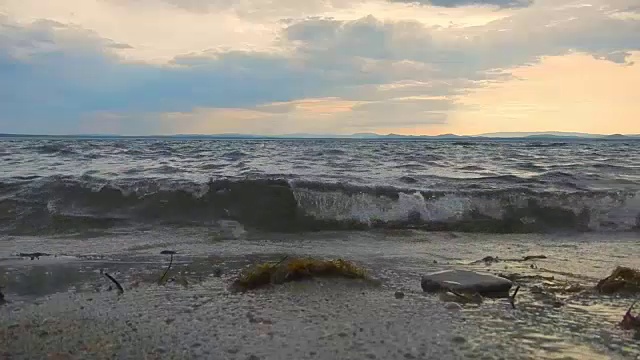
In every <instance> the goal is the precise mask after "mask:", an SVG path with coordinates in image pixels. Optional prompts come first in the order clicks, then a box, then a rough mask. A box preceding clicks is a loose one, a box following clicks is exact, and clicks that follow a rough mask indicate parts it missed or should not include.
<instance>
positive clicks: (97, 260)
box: [0, 232, 640, 360]
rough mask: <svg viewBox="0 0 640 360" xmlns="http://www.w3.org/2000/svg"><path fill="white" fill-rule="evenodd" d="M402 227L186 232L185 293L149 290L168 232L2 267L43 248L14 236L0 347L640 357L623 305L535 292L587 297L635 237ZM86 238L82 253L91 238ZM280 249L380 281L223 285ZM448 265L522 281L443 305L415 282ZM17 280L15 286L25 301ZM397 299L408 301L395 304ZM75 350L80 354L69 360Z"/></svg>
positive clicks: (337, 355)
mask: <svg viewBox="0 0 640 360" xmlns="http://www.w3.org/2000/svg"><path fill="white" fill-rule="evenodd" d="M403 234H404V235H403ZM403 234H400V233H380V234H371V233H353V234H351V236H350V237H349V238H348V239H347V238H344V239H342V240H340V239H336V234H335V233H327V234H302V235H300V234H298V235H288V236H289V237H287V236H284V235H282V236H278V241H276V240H275V239H268V238H265V237H264V236H262V237H261V238H262V240H256V239H250V240H229V241H222V242H215V243H202V242H200V240H199V239H194V238H190V239H188V240H184V241H183V242H176V243H174V246H173V248H176V249H178V254H179V255H177V256H176V259H175V262H174V267H173V270H172V271H171V272H170V276H169V277H173V278H175V279H177V280H179V276H181V275H184V277H185V278H186V279H187V283H188V285H187V286H186V287H185V286H183V285H179V284H178V283H179V282H180V281H176V282H172V283H170V284H168V285H166V286H158V285H157V284H156V283H155V282H156V281H157V279H158V278H159V276H160V275H161V274H162V272H163V271H164V269H165V268H166V265H167V264H168V257H167V256H162V255H159V252H160V249H164V248H165V247H166V246H165V240H166V239H164V238H159V239H156V238H151V237H150V238H149V239H146V240H144V241H145V242H148V241H155V242H156V243H155V245H153V244H150V243H147V245H146V246H143V245H141V244H140V243H132V244H129V245H128V246H130V248H132V247H136V248H137V249H138V250H126V252H128V254H125V253H124V252H123V251H122V250H120V251H119V252H114V253H111V254H105V255H104V256H102V257H101V256H96V255H95V254H93V255H80V253H77V254H75V255H70V257H64V258H63V257H58V258H56V257H51V258H49V259H46V258H41V259H40V260H33V261H32V260H28V259H27V260H16V259H13V260H11V259H12V257H11V256H10V254H11V251H12V249H13V248H16V247H20V248H21V249H27V250H34V249H35V247H36V245H42V244H46V242H43V241H42V239H38V240H35V239H31V240H29V239H14V241H16V244H18V245H19V246H18V245H16V244H13V245H11V244H8V243H7V242H5V243H3V245H2V247H0V276H3V278H2V280H3V281H5V282H6V281H7V280H9V278H7V276H10V277H11V278H12V279H14V280H15V281H13V282H9V283H10V284H11V287H8V288H7V289H5V290H4V293H5V295H6V297H7V300H8V301H10V302H9V303H8V304H5V305H4V306H1V307H0V348H4V349H6V350H4V351H5V353H4V354H3V353H2V352H0V358H2V356H5V357H6V358H9V359H22V358H46V356H48V355H51V354H54V353H57V356H59V357H58V358H61V359H64V358H101V357H100V356H99V354H98V352H99V351H102V352H103V355H106V356H105V358H113V357H120V358H123V357H124V358H127V357H129V358H131V357H133V358H144V356H147V358H162V359H164V358H216V359H217V358H220V359H254V360H255V359H280V358H295V359H343V358H354V359H361V358H362V359H368V358H372V359H374V358H379V359H411V358H415V359H428V358H437V359H460V358H509V359H527V358H540V359H553V358H560V357H563V356H566V358H572V357H573V358H588V359H589V358H593V359H598V358H637V357H638V356H640V343H638V342H637V341H636V340H633V339H632V337H633V334H631V333H629V332H624V331H622V330H619V329H617V328H616V324H617V322H619V321H620V320H621V317H622V315H623V314H624V311H626V309H627V308H628V306H629V305H630V303H631V299H632V298H631V297H623V296H602V295H595V294H591V293H588V292H584V293H577V294H564V293H562V294H560V293H559V294H557V297H558V298H559V299H560V300H561V301H562V302H563V303H564V304H563V305H562V306H560V307H554V306H553V304H552V303H551V302H549V301H547V300H548V299H547V300H545V299H544V297H541V296H539V294H536V293H535V291H533V290H534V289H535V288H534V287H535V286H541V287H544V288H545V289H546V288H547V287H549V286H550V285H549V284H560V285H563V286H564V285H565V284H566V285H567V286H569V285H572V284H580V285H581V286H582V287H584V288H585V289H587V290H588V289H589V288H590V287H592V286H593V285H594V283H595V281H597V279H598V278H601V277H602V275H606V274H608V273H609V272H610V271H611V270H612V269H613V268H614V267H615V265H614V264H624V265H628V266H634V265H635V267H639V266H638V259H637V258H633V257H632V255H629V254H633V253H634V251H633V248H630V246H637V244H635V245H634V242H633V241H632V239H622V240H616V239H609V242H608V243H607V242H603V241H593V240H592V239H591V240H589V239H585V238H584V237H580V238H572V237H565V238H562V239H563V240H562V241H555V242H553V243H544V242H541V241H540V239H541V238H544V236H541V235H540V236H538V235H536V236H535V237H531V236H529V237H526V238H524V239H523V237H525V236H524V235H518V236H515V235H503V236H497V235H496V236H494V235H486V234H484V235H480V234H449V233H442V234H433V233H429V234H425V233H413V234H407V233H406V232H405V233H403ZM176 235H177V234H175V233H174V234H170V235H167V236H170V237H176ZM274 237H275V235H274ZM425 237H427V238H426V239H425ZM525 239H528V240H529V241H528V242H523V240H525ZM587 240H589V241H587ZM30 241H31V244H32V245H33V247H31V248H29V247H28V246H26V244H27V243H29V242H30ZM87 241H88V243H85V244H83V245H84V246H85V247H86V248H92V245H98V242H99V241H98V240H87ZM92 241H95V242H96V243H95V244H93V243H92ZM101 241H102V242H104V241H105V239H101ZM60 244H64V242H63V241H61V242H58V243H57V245H51V246H52V248H50V249H47V252H48V251H49V250H56V249H54V248H55V246H59V247H60V246H62V245H60ZM195 244H198V245H197V246H196V245H195ZM103 245H104V244H103ZM93 249H94V250H99V248H98V247H93ZM195 249H198V251H195ZM213 249H216V251H213ZM452 249H458V250H457V252H455V253H452V252H451V251H452ZM605 249H606V250H607V255H606V256H604V251H603V250H605ZM58 250H59V249H58ZM84 250H85V248H78V249H77V250H76V251H78V252H83V251H84ZM545 250H546V251H545ZM61 252H62V251H51V253H61ZM67 252H70V251H67ZM96 252H97V251H96ZM85 253H87V252H85ZM538 253H540V254H545V255H547V256H548V258H547V259H541V260H536V261H534V262H526V263H525V262H523V263H519V262H509V261H503V262H498V263H495V264H490V265H488V264H486V263H476V264H473V265H471V263H472V261H471V260H474V261H475V260H479V259H482V258H483V257H485V256H487V255H492V256H496V257H498V258H502V259H509V258H520V257H522V256H523V255H536V254H538ZM625 253H626V254H627V255H625ZM194 254H196V255H194ZM283 254H290V255H301V256H307V255H308V256H314V257H321V258H326V257H332V258H335V257H342V258H345V259H347V260H354V261H355V262H356V263H358V264H361V265H362V266H364V267H365V268H366V269H367V270H369V271H370V274H371V275H372V276H373V277H374V278H376V279H379V280H381V282H382V284H381V285H380V286H372V285H366V284H363V283H360V282H358V281H352V280H334V279H321V280H312V281H304V282H300V283H287V284H284V285H277V286H273V287H269V288H266V289H259V290H254V291H250V292H248V293H244V294H236V293H232V292H230V291H229V290H228V286H229V284H230V282H231V281H232V280H233V279H234V277H235V276H236V275H237V274H238V273H239V271H241V270H242V269H243V268H245V267H246V266H247V265H249V264H253V263H258V262H263V261H267V260H274V259H279V258H281V257H282V255H283ZM531 265H535V268H531ZM217 267H219V268H221V269H222V270H223V273H222V277H220V278H218V277H216V276H215V274H214V270H215V268H217ZM446 268H465V269H469V270H476V271H483V272H485V271H486V272H490V273H499V272H500V273H518V274H520V275H522V276H525V277H526V276H531V278H526V279H524V280H522V281H521V285H522V286H523V288H522V289H521V290H520V293H519V295H518V297H517V299H516V309H515V310H513V309H511V306H510V305H509V303H508V301H506V300H504V299H497V300H488V299H487V300H486V301H484V302H483V303H482V304H480V305H472V304H464V305H461V306H460V307H455V308H454V309H453V310H451V309H449V308H448V305H447V304H446V303H445V302H443V301H442V300H440V299H439V298H438V296H437V295H430V294H425V293H423V292H422V290H421V288H420V277H419V276H420V274H424V273H427V272H430V271H435V270H440V269H446ZM101 269H105V270H107V271H109V272H110V273H112V274H113V275H114V277H116V278H117V279H118V281H120V282H121V283H122V284H123V286H124V288H125V291H124V294H122V295H118V294H117V291H115V290H113V291H106V289H107V288H108V287H109V286H110V285H112V284H110V283H109V281H108V280H107V279H106V278H104V276H102V275H100V272H99V271H100V270H101ZM73 274H75V275H73ZM550 277H553V280H545V279H549V278H550ZM546 283H549V284H547V285H545V284H546ZM16 284H22V286H23V288H21V289H20V291H19V292H20V294H18V293H17V292H16V291H15V290H16V288H15V286H16ZM47 284H48V285H47ZM134 284H137V285H135V286H134ZM12 287H13V288H12ZM38 289H40V292H38ZM45 290H46V291H45ZM396 291H402V292H403V293H404V294H405V297H404V298H403V299H396V298H395V296H394V293H395V292H396ZM452 308H453V307H452ZM456 309H457V310H456ZM360 329H362V330H360ZM381 341H382V342H381ZM82 349H85V350H82ZM68 350H73V351H74V355H70V356H67V355H62V353H65V352H67V351H68ZM83 351H84V352H83ZM21 352H23V353H22V354H20V353H21ZM96 354H98V355H96ZM54 355H56V354H54ZM112 355H113V356H112ZM7 356H8V357H7Z"/></svg>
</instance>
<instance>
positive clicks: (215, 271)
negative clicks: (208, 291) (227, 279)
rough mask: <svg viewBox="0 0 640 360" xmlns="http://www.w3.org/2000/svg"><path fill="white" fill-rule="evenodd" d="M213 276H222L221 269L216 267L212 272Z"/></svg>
mask: <svg viewBox="0 0 640 360" xmlns="http://www.w3.org/2000/svg"><path fill="white" fill-rule="evenodd" d="M213 276H215V277H221V276H222V269H221V268H218V267H217V268H215V269H214V270H213Z"/></svg>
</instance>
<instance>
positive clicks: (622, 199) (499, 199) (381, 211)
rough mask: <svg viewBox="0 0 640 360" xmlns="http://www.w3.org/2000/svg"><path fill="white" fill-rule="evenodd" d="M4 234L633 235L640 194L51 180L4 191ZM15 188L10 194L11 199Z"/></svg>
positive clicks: (0, 201) (0, 212) (639, 220)
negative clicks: (220, 225) (205, 229)
mask: <svg viewBox="0 0 640 360" xmlns="http://www.w3.org/2000/svg"><path fill="white" fill-rule="evenodd" d="M0 188H4V191H3V193H4V196H3V197H0V219H2V221H0V224H2V225H0V227H1V228H0V229H1V230H2V231H3V232H7V233H12V234H43V233H46V234H51V233H65V232H75V231H79V230H86V229H93V228H101V229H103V228H110V227H114V226H125V225H132V224H147V225H148V224H158V223H163V224H175V225H205V226H208V225H211V224H213V223H215V222H216V221H221V220H234V221H237V222H239V223H241V224H243V225H244V226H245V227H246V228H248V229H257V230H262V231H278V232H291V231H317V230H354V229H371V228H406V229H424V230H438V231H440V230H447V231H471V232H496V233H506V232H550V231H558V230H571V231H593V230H610V231H630V230H637V229H638V228H640V194H638V193H633V192H631V193H622V192H612V193H607V192H573V193H569V192H565V193H552V192H547V193H540V192H533V191H529V190H525V189H510V190H494V191H480V190H473V191H471V190H468V191H457V192H446V191H432V192H429V191H418V190H415V189H398V188H394V187H385V186H378V187H369V186H355V185H349V184H342V183H324V182H313V181H301V180H288V181H287V180H280V179H246V180H231V179H222V180H214V181H210V182H208V183H204V184H202V183H194V182H189V181H176V180H151V179H129V180H120V181H106V180H100V179H97V178H93V177H90V176H83V177H80V178H74V177H50V178H42V179H36V180H33V181H30V182H23V183H21V185H20V186H19V187H16V186H0ZM8 191H10V193H8Z"/></svg>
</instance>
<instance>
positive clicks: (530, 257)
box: [469, 255, 547, 265]
mask: <svg viewBox="0 0 640 360" xmlns="http://www.w3.org/2000/svg"><path fill="white" fill-rule="evenodd" d="M546 258H547V256H546V255H527V256H525V257H522V258H519V259H500V258H498V257H497V256H485V257H484V258H482V259H480V260H476V261H474V262H472V263H471V264H469V265H478V264H482V263H484V264H485V265H491V264H495V263H499V262H507V261H510V262H525V261H530V260H544V259H546Z"/></svg>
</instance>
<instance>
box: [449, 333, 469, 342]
mask: <svg viewBox="0 0 640 360" xmlns="http://www.w3.org/2000/svg"><path fill="white" fill-rule="evenodd" d="M451 341H453V342H454V343H456V344H463V343H466V342H467V339H465V338H464V337H463V336H460V335H456V336H454V337H453V338H452V339H451Z"/></svg>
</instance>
